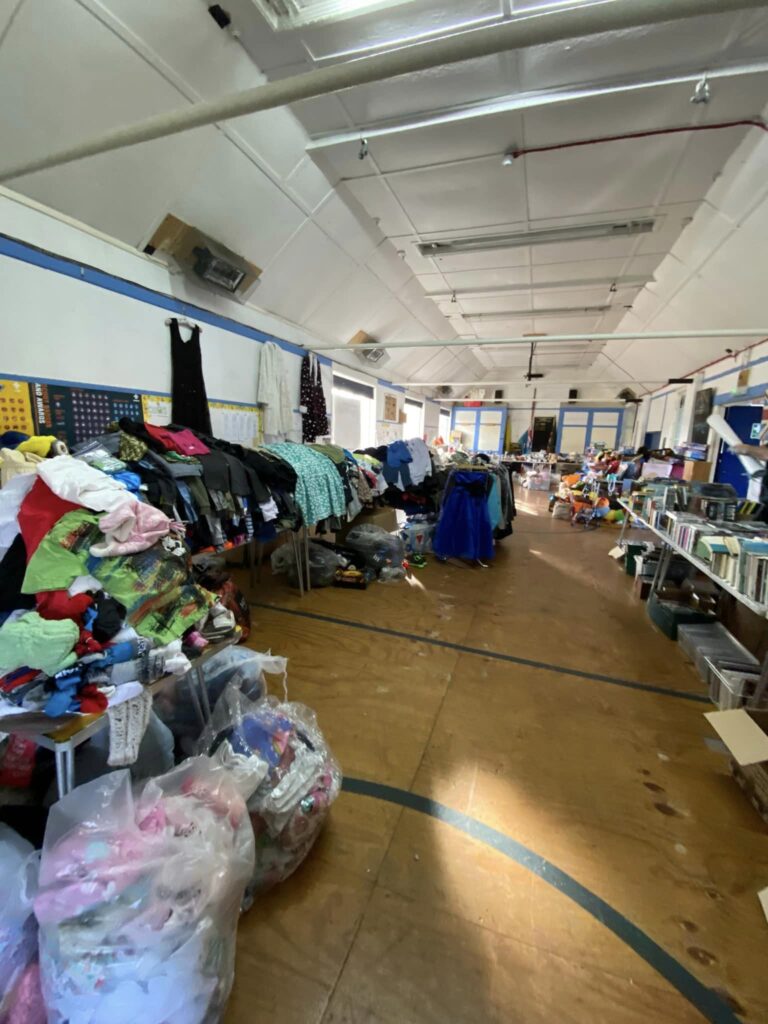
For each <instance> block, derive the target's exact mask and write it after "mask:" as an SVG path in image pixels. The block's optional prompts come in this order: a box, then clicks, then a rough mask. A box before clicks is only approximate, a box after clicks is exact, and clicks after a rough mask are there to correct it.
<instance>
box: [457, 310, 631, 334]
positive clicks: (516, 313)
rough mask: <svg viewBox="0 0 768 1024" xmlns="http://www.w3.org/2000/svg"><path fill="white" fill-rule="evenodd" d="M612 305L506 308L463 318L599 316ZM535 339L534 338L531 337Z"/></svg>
mask: <svg viewBox="0 0 768 1024" xmlns="http://www.w3.org/2000/svg"><path fill="white" fill-rule="evenodd" d="M611 309H613V306H563V307H561V308H559V309H508V310H506V311H503V312H501V313H464V314H462V319H463V320H536V319H539V318H540V317H547V316H601V315H602V314H603V313H607V312H608V311H609V310H611ZM531 341H536V338H531Z"/></svg>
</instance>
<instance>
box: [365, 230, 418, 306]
mask: <svg viewBox="0 0 768 1024" xmlns="http://www.w3.org/2000/svg"><path fill="white" fill-rule="evenodd" d="M366 263H367V265H368V266H369V267H370V268H371V270H372V271H373V273H374V274H376V276H377V277H379V278H381V280H382V281H383V282H384V283H385V284H386V286H387V287H388V288H389V289H390V291H392V292H394V293H395V294H397V292H399V291H400V289H401V288H403V287H404V286H405V285H406V284H407V283H408V281H409V280H410V279H411V277H412V276H413V274H412V272H411V268H410V267H409V266H408V264H407V263H406V262H405V260H403V259H402V258H401V257H400V256H399V255H398V254H397V251H396V250H395V248H394V246H393V245H392V243H391V242H390V241H389V240H386V241H384V242H381V244H380V245H379V246H378V248H377V249H376V250H375V251H374V252H372V253H371V255H370V256H369V257H368V259H367V261H366Z"/></svg>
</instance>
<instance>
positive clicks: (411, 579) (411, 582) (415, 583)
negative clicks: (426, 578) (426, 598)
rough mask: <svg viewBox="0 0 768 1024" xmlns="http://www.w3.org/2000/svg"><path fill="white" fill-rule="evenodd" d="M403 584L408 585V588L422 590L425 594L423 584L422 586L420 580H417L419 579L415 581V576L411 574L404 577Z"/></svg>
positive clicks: (425, 589)
mask: <svg viewBox="0 0 768 1024" xmlns="http://www.w3.org/2000/svg"><path fill="white" fill-rule="evenodd" d="M405 582H406V583H407V584H408V585H409V586H410V587H415V588H416V590H423V591H424V593H425V594H426V592H427V588H426V587H425V586H424V584H423V583H422V582H421V580H419V579H416V576H415V575H414V574H413V573H411V575H410V576H406V577H405Z"/></svg>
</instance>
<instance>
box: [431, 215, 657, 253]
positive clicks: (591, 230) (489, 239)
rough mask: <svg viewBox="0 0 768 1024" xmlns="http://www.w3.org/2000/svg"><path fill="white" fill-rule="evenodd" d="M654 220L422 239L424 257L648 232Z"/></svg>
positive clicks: (608, 222)
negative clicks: (430, 240)
mask: <svg viewBox="0 0 768 1024" xmlns="http://www.w3.org/2000/svg"><path fill="white" fill-rule="evenodd" d="M654 224H655V221H654V220H652V219H650V218H648V219H645V220H626V221H618V222H612V221H606V222H602V223H598V224H574V225H570V226H568V227H562V228H539V229H538V230H535V231H513V232H510V233H509V234H506V235H475V236H473V237H471V238H452V239H447V240H446V241H444V242H419V243H418V244H417V248H418V250H419V252H420V253H421V255H422V256H453V255H455V254H456V253H473V252H488V251H489V250H493V249H514V248H518V247H520V246H526V245H552V244H555V243H557V242H579V241H583V240H586V239H590V240H591V239H594V238H623V237H625V236H627V235H645V234H648V232H650V231H653V228H654Z"/></svg>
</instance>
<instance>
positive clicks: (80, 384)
mask: <svg viewBox="0 0 768 1024" xmlns="http://www.w3.org/2000/svg"><path fill="white" fill-rule="evenodd" d="M0 378H2V379H3V380H20V381H22V382H23V383H24V384H48V385H50V386H52V387H66V388H90V389H95V390H97V391H110V392H113V393H114V394H118V395H147V396H148V397H150V398H170V397H171V393H170V391H142V390H141V388H118V387H114V386H113V385H112V384H94V383H93V382H91V383H86V382H85V381H80V380H58V379H57V378H55V377H22V376H20V375H19V374H18V373H5V372H4V371H3V370H0ZM208 401H209V402H219V403H220V404H221V405H241V406H242V407H243V408H244V409H252V408H253V407H254V406H257V407H260V403H259V402H237V401H235V399H233V398H214V397H213V396H212V395H209V396H208ZM293 411H294V412H299V411H300V410H299V409H294V410H293Z"/></svg>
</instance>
